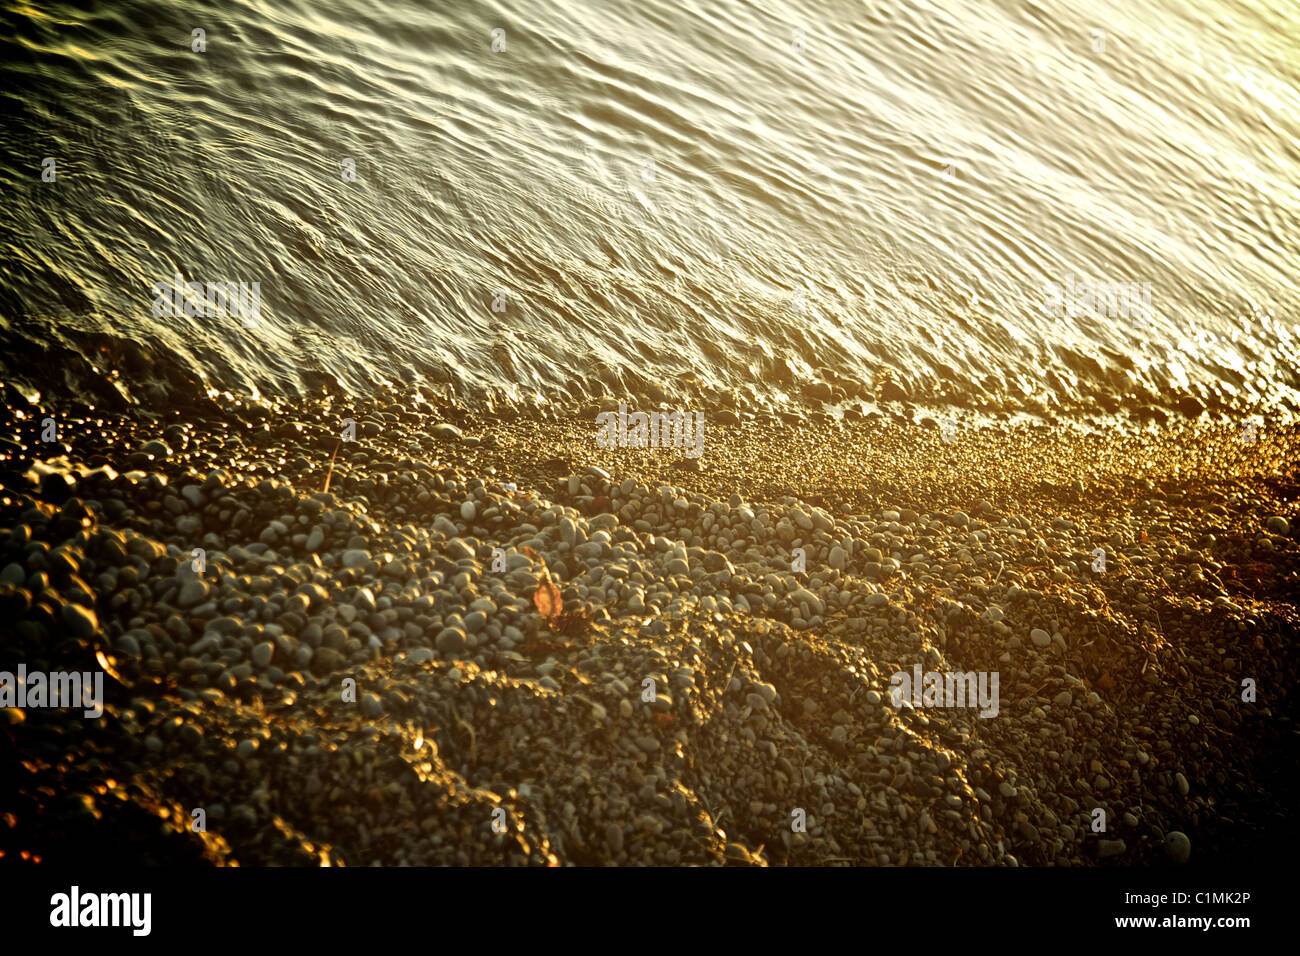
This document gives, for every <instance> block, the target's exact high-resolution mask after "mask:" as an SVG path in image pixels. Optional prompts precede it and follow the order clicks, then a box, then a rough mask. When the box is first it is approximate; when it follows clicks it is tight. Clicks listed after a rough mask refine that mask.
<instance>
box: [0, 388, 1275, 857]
mask: <svg viewBox="0 0 1300 956" xmlns="http://www.w3.org/2000/svg"><path fill="white" fill-rule="evenodd" d="M226 399H227V400H223V401H221V402H217V401H215V400H212V399H207V400H204V401H203V402H200V403H194V404H184V403H179V404H175V405H173V406H171V407H167V406H159V407H157V408H155V409H154V410H153V411H146V410H138V409H137V410H133V411H124V412H113V413H108V412H105V411H103V410H97V409H95V408H91V407H88V406H85V405H75V404H58V405H55V404H42V399H41V398H40V396H37V395H33V394H31V393H28V392H23V391H22V390H19V389H16V388H14V387H12V386H6V387H5V407H4V409H3V411H2V412H0V416H2V417H0V454H3V461H0V484H2V485H3V497H2V498H0V607H3V610H4V614H3V619H2V620H0V670H3V671H11V672H12V671H15V670H16V668H17V666H18V665H19V664H20V663H25V665H26V666H27V668H28V669H30V670H43V671H49V672H53V671H103V672H104V674H105V680H104V698H105V699H104V713H103V715H102V717H100V718H98V719H93V718H92V719H87V718H83V717H82V716H81V714H80V713H79V712H78V713H74V712H71V711H68V710H59V709H53V708H27V709H25V710H24V709H19V708H17V707H12V706H11V707H7V708H5V709H4V710H3V711H2V714H3V720H0V761H3V764H4V769H3V771H0V772H2V773H3V775H4V776H5V777H6V778H7V779H9V780H10V781H12V783H11V784H10V785H9V786H7V787H6V788H5V790H4V793H3V795H0V844H3V846H4V847H5V848H6V853H7V854H9V855H10V856H18V855H20V854H21V855H22V856H23V858H24V859H27V858H29V857H30V858H33V859H35V858H39V859H42V860H45V861H49V862H68V861H71V860H86V859H100V860H104V861H111V860H113V859H120V858H122V855H123V854H127V855H128V858H130V859H132V860H135V861H138V862H142V863H146V864H150V863H152V864H212V865H229V866H235V865H239V866H258V865H313V866H314V865H334V866H340V865H342V866H368V865H373V864H381V865H538V866H561V865H623V866H635V865H733V866H787V865H788V866H876V865H895V866H907V865H920V866H941V865H942V866H950V865H958V866H967V865H986V866H1022V865H1028V866H1052V865H1059V866H1075V867H1078V866H1115V865H1119V866H1141V867H1170V866H1180V865H1195V864H1197V863H1210V862H1217V863H1228V862H1241V861H1244V860H1250V859H1258V858H1259V857H1260V856H1261V855H1262V854H1271V853H1275V852H1276V848H1277V847H1279V846H1282V845H1286V843H1287V842H1288V841H1289V840H1292V839H1294V838H1295V836H1296V826H1295V823H1294V821H1293V819H1292V814H1291V813H1290V812H1289V809H1288V807H1289V801H1288V799H1287V793H1288V789H1287V788H1288V780H1289V777H1290V761H1291V759H1292V757H1293V753H1294V743H1293V742H1294V739H1295V732H1296V725H1295V704H1294V697H1293V690H1292V688H1293V687H1294V686H1295V682H1296V677H1297V666H1296V655H1295V637H1296V623H1297V611H1296V599H1297V590H1298V589H1297V573H1298V571H1300V562H1298V561H1297V550H1298V543H1297V538H1296V533H1295V530H1294V529H1295V525H1296V521H1297V514H1296V511H1297V508H1296V497H1297V469H1296V462H1297V460H1300V456H1297V454H1296V451H1297V444H1300V442H1298V441H1297V437H1298V436H1297V432H1296V429H1295V428H1294V426H1292V425H1287V424H1283V423H1280V422H1265V423H1264V424H1262V425H1261V426H1260V427H1259V428H1258V430H1257V432H1255V431H1252V433H1251V435H1250V438H1251V440H1244V438H1243V435H1242V428H1241V425H1240V423H1238V422H1235V421H1227V420H1222V419H1221V420H1218V421H1210V420H1209V419H1208V418H1207V417H1204V416H1201V417H1197V418H1187V417H1184V416H1181V415H1179V416H1175V417H1171V418H1165V417H1163V416H1162V419H1161V420H1158V421H1144V422H1136V421H1129V420H1124V419H1120V418H1117V417H1104V418H1100V419H1096V420H1092V421H1087V422H1084V421H1082V420H1080V421H1076V422H1069V423H1064V422H1057V421H1052V420H1029V419H1025V420H1023V421H1020V420H1017V421H1012V420H1008V419H1003V420H994V419H986V420H980V421H976V420H974V419H971V420H966V421H963V422H961V423H960V425H959V427H957V428H956V429H955V431H946V432H941V430H940V428H939V425H938V423H937V422H936V421H935V420H934V419H933V418H930V417H928V416H927V415H925V414H924V413H923V412H919V411H918V410H917V409H915V408H908V407H903V406H898V405H892V406H891V407H890V408H886V409H885V410H884V411H883V412H880V411H869V412H865V413H864V411H862V410H850V414H848V415H846V416H845V417H843V418H840V417H837V416H833V415H829V414H821V413H810V412H808V411H799V412H778V413H776V414H772V413H769V412H766V411H760V412H752V411H749V410H746V409H743V408H726V407H719V408H715V409H708V408H706V409H705V410H704V419H705V421H706V423H707V432H706V434H705V441H704V448H703V453H702V454H701V455H700V456H699V457H698V458H691V457H687V456H686V455H684V454H683V453H682V450H681V449H673V448H646V449H628V448H605V447H599V446H598V444H597V442H596V441H595V435H596V431H597V429H596V425H595V419H596V416H597V415H598V414H600V413H601V412H602V411H609V410H611V409H615V408H617V407H618V404H619V401H620V400H619V399H617V398H613V397H610V396H605V397H602V398H596V399H592V400H589V401H584V402H580V403H576V404H575V403H572V402H561V401H555V402H550V403H539V404H536V405H516V406H512V405H508V404H501V405H498V406H490V405H489V406H487V407H481V406H480V407H475V408H471V407H468V406H466V405H464V404H462V403H459V402H457V401H456V400H454V399H453V398H452V397H450V395H449V394H448V393H447V392H446V391H445V390H439V389H434V388H427V387H420V388H414V389H410V388H406V389H402V390H394V391H391V392H390V393H387V394H382V395H379V396H377V397H376V398H375V399H374V401H373V402H372V403H371V404H369V405H366V406H362V405H360V404H357V403H355V402H353V401H348V400H344V399H331V398H327V397H320V398H317V399H314V400H301V401H295V402H288V403H281V404H269V403H268V404H252V403H244V402H240V401H238V400H235V399H230V398H229V397H228V396H227V397H226ZM622 401H627V399H622ZM632 404H633V405H635V403H632ZM51 419H52V420H53V422H54V424H55V434H54V435H53V436H51V435H49V433H48V421H49V420H51ZM345 419H347V420H349V421H350V422H351V423H352V424H353V425H354V426H355V433H354V434H353V433H351V432H349V433H348V434H349V435H350V436H351V437H353V438H354V440H351V441H344V440H343V436H344V434H345V428H346V427H347V426H345V424H344V421H345ZM51 438H52V439H53V440H50V439H51ZM43 439H44V440H43ZM195 549H200V552H196V551H195ZM1098 549H1101V555H1102V557H1101V559H1099V558H1098ZM198 553H201V555H202V560H201V562H199V561H198V560H197V559H196V554H198ZM196 564H200V565H201V569H200V570H196V567H195V566H196ZM548 582H549V585H548ZM550 586H553V587H554V593H555V594H556V595H558V606H557V604H556V601H555V599H554V598H548V596H547V595H548V594H549V593H551V592H550V591H549V587H550ZM918 666H919V668H920V670H921V671H926V672H929V671H938V672H954V671H956V672H981V673H996V674H997V675H998V677H999V685H998V686H999V694H1000V698H999V705H998V708H997V712H996V714H995V715H993V716H987V717H981V716H980V714H979V713H978V711H977V710H975V709H971V708H962V707H955V708H954V707H943V706H939V707H913V706H906V705H904V706H896V701H895V700H894V699H892V698H891V694H890V686H891V685H890V681H891V676H892V675H894V674H896V673H898V672H903V673H907V674H911V673H913V670H914V668H916V667H918ZM1247 684H1249V686H1250V688H1251V690H1250V691H1249V692H1248V691H1247V690H1246V687H1247ZM1248 698H1249V699H1248ZM1098 810H1100V811H1102V818H1103V819H1104V829H1102V830H1099V829H1098V828H1097V821H1098V819H1099V818H1098V814H1097V811H1098ZM196 821H198V823H196ZM200 824H201V825H200Z"/></svg>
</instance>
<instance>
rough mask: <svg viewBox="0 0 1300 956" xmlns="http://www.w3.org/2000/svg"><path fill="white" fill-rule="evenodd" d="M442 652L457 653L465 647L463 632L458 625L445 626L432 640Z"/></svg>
mask: <svg viewBox="0 0 1300 956" xmlns="http://www.w3.org/2000/svg"><path fill="white" fill-rule="evenodd" d="M434 643H435V644H436V645H437V647H438V650H439V651H441V652H442V653H444V654H457V653H460V652H461V651H463V650H464V649H465V632H464V631H462V630H461V629H460V628H458V627H446V628H443V629H442V631H441V632H439V634H438V637H437V639H436V640H435V642H434Z"/></svg>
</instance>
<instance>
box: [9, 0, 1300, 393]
mask: <svg viewBox="0 0 1300 956" xmlns="http://www.w3.org/2000/svg"><path fill="white" fill-rule="evenodd" d="M2 20H3V37H2V41H0V42H2V43H3V52H4V55H3V61H4V73H5V83H4V90H3V93H2V94H0V95H3V97H4V101H3V109H0V114H3V120H2V121H0V123H2V124H3V126H2V131H3V136H2V137H0V140H2V141H0V152H2V153H3V160H4V161H3V163H0V177H3V190H4V194H5V201H4V202H3V204H0V243H3V247H4V258H3V267H2V268H3V274H2V275H3V278H2V280H0V306H3V310H2V312H0V332H2V335H3V343H2V344H3V345H4V346H5V352H6V353H7V355H8V356H9V357H8V359H7V362H8V364H9V365H10V366H11V367H10V369H9V372H8V374H9V375H10V376H15V375H16V376H19V377H27V378H28V379H30V380H31V381H33V382H36V383H41V382H44V383H46V384H47V385H48V384H49V383H51V382H53V381H55V380H57V379H60V378H62V379H63V380H65V381H66V383H67V384H69V385H72V386H74V387H82V383H83V382H84V379H85V378H86V375H87V373H88V371H89V370H90V369H91V368H92V367H94V368H98V369H101V370H103V372H105V373H106V374H107V376H108V377H109V378H111V379H113V380H114V383H115V385H116V387H117V388H118V389H119V390H120V391H121V392H122V393H123V394H124V395H126V396H127V397H130V398H135V399H140V398H142V397H143V396H144V395H145V394H147V390H146V389H145V388H144V385H145V384H146V383H148V382H152V381H158V380H170V381H173V382H176V381H181V380H184V379H185V378H187V377H199V378H203V379H206V383H207V385H208V387H210V388H212V389H216V390H219V391H227V390H228V391H231V392H255V393H262V394H268V393H276V392H295V391H304V390H310V389H314V388H316V387H319V386H320V385H321V384H322V383H324V382H327V381H330V380H338V381H339V382H341V383H342V384H343V385H344V386H345V387H347V388H350V389H354V390H364V389H367V388H369V387H370V386H371V385H373V384H374V383H375V382H376V381H381V380H420V379H428V380H433V381H452V382H455V383H456V384H457V385H458V386H459V387H461V388H463V389H466V390H470V391H477V390H479V389H492V390H505V391H507V392H511V393H513V394H515V395H517V396H524V395H528V394H531V393H534V392H537V391H539V390H541V391H544V390H546V389H548V388H550V387H564V388H569V389H575V388H581V387H583V386H582V384H581V383H586V384H585V389H586V391H588V392H602V391H608V392H611V393H613V394H622V393H628V392H631V393H637V392H643V391H644V390H646V389H649V390H650V392H651V393H652V394H653V393H655V392H656V390H657V387H663V388H665V389H667V390H668V391H669V392H670V393H678V394H682V393H688V392H690V391H692V386H699V387H702V388H707V389H713V388H716V389H722V390H728V391H735V392H738V393H740V394H742V395H750V394H751V393H752V392H754V391H758V392H763V393H766V394H768V395H773V396H775V397H777V398H781V397H782V396H783V395H785V396H789V397H790V398H794V399H810V398H814V397H832V396H833V397H836V398H841V397H843V396H845V395H858V394H861V393H862V392H863V389H864V388H865V389H866V390H867V391H868V392H870V393H876V392H878V390H879V389H880V388H881V386H882V384H883V380H884V379H887V378H888V379H893V380H894V382H895V383H897V385H898V386H899V388H901V390H902V392H904V393H907V394H909V395H911V396H913V397H916V398H918V399H923V400H927V401H943V400H953V401H959V402H961V403H965V404H976V405H989V406H1003V407H1042V406H1043V405H1047V406H1053V405H1074V406H1083V407H1086V406H1090V405H1100V406H1102V407H1107V406H1111V407H1113V406H1114V405H1115V404H1116V403H1123V404H1135V403H1156V404H1166V405H1174V404H1176V403H1177V402H1178V401H1179V399H1180V398H1182V397H1183V396H1185V395H1188V394H1193V395H1197V396H1199V397H1200V398H1201V399H1202V400H1203V401H1204V402H1205V403H1206V404H1207V405H1210V406H1212V407H1213V406H1216V405H1219V404H1224V405H1227V406H1230V407H1238V408H1240V407H1246V406H1253V407H1257V406H1260V405H1265V404H1272V405H1275V406H1278V405H1280V406H1287V407H1290V408H1296V407H1298V406H1300V376H1298V375H1297V372H1296V359H1297V352H1298V351H1300V347H1298V345H1297V336H1296V316H1297V309H1296V306H1297V299H1298V295H1297V281H1296V280H1297V273H1298V269H1297V266H1300V255H1298V250H1300V243H1298V238H1297V237H1298V236H1300V222H1298V210H1300V192H1298V189H1300V176H1297V170H1298V169H1300V161H1298V160H1300V157H1298V156H1297V143H1300V136H1298V135H1297V132H1298V129H1297V128H1298V127H1300V92H1298V89H1300V86H1298V84H1297V73H1298V68H1297V65H1298V64H1300V55H1298V54H1300V13H1298V12H1297V8H1296V7H1295V6H1294V5H1291V4H1288V3H1281V2H1279V3H1276V4H1271V5H1260V4H1254V3H1230V4H1229V3H1218V2H1210V0H1152V2H1144V3H1140V4H1133V3H1128V2H1121V3H1114V4H1109V3H1076V2H1055V0H1054V2H1047V3H1035V2H1018V0H1007V2H982V3H977V2H967V0H950V2H945V3H943V4H937V3H928V2H920V3H899V2H879V3H870V2H869V3H848V2H839V0H830V2H827V0H821V2H812V0H797V2H781V0H762V2H756V3H748V2H746V3H740V2H736V3H694V2H681V0H635V2H633V0H600V2H591V3H581V4H562V3H543V2H519V3H510V4H508V5H494V4H477V3H475V4H471V3H459V2H453V3H446V4H444V3H437V4H434V3H407V2H393V3H384V4H372V3H361V2H357V0H348V2H328V0H321V2H311V3H292V2H281V0H276V2H266V3H262V2H242V0H222V2H221V3H212V4H204V3H187V4H183V5H179V4H178V5H175V6H171V5H161V4H156V3H155V4H151V3H140V2H135V0H115V2H113V3H105V4H101V5H98V6H96V7H95V8H93V9H90V10H84V9H76V8H74V7H72V6H66V5H62V4H27V3H7V4H6V6H5V7H4V12H3V17H2ZM195 28H202V29H203V30H204V31H205V32H206V44H207V48H206V51H205V52H202V53H196V52H193V51H192V49H191V42H192V40H191V35H192V31H193V30H194V29H195ZM494 30H502V31H504V34H503V35H502V34H498V37H499V38H501V39H503V40H504V49H502V50H500V51H499V52H494V50H493V31H494ZM1098 31H1100V32H1098ZM497 45H498V46H500V45H501V42H500V40H499V41H498V44H497ZM46 157H51V158H53V159H54V160H55V167H54V168H55V172H56V179H55V180H54V181H52V182H46V181H43V179H42V168H43V167H42V160H44V159H45V158H46ZM344 160H352V161H353V163H354V165H355V170H356V177H355V181H353V182H349V181H345V174H344ZM178 273H179V274H181V275H182V276H183V277H184V278H185V280H187V281H199V282H216V281H246V282H253V281H256V282H258V283H259V286H260V290H261V308H260V315H259V321H258V322H257V324H256V325H254V326H253V327H251V328H245V327H244V324H243V323H242V322H241V321H239V319H237V318H232V317H229V316H193V317H179V318H177V317H161V318H158V317H155V316H154V315H153V314H152V311H151V305H152V303H153V299H154V295H153V293H152V292H151V287H152V286H153V285H154V284H155V283H158V282H168V281H171V277H172V276H174V275H176V274H178ZM1069 276H1073V277H1075V278H1076V280H1077V279H1080V278H1083V277H1089V278H1091V279H1094V280H1096V281H1103V282H1122V283H1139V284H1141V283H1149V288H1150V295H1151V302H1152V306H1153V310H1152V311H1153V314H1152V315H1151V317H1150V322H1149V324H1146V325H1144V324H1143V323H1142V322H1141V321H1139V320H1137V319H1135V318H1134V317H1133V316H1097V315H1095V314H1089V313H1087V312H1086V311H1084V312H1080V313H1079V314H1075V315H1070V314H1064V315H1057V316H1052V315H1048V314H1045V312H1044V286H1045V284H1046V283H1049V282H1058V283H1064V282H1065V281H1066V280H1067V277H1069ZM498 290H504V293H505V294H504V298H500V296H499V292H498ZM494 301H495V302H496V305H497V306H498V308H503V311H495V310H494V308H493V305H494ZM33 355H43V356H45V358H44V359H43V360H40V361H43V362H44V363H45V364H43V365H40V366H38V367H33V366H32V364H31V356H33ZM20 359H21V360H20ZM80 359H85V360H86V362H88V363H89V365H86V364H83V363H82V362H81V361H80ZM828 385H829V387H827V386H828Z"/></svg>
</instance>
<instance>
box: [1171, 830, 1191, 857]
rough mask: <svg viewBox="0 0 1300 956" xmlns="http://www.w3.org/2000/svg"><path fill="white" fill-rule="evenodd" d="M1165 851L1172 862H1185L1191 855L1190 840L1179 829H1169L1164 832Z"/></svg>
mask: <svg viewBox="0 0 1300 956" xmlns="http://www.w3.org/2000/svg"><path fill="white" fill-rule="evenodd" d="M1165 852H1166V853H1167V854H1168V855H1169V859H1170V860H1172V861H1173V862H1174V863H1177V864H1182V863H1186V862H1187V861H1188V860H1189V859H1190V858H1191V856H1192V841H1191V840H1189V839H1188V838H1187V834H1186V833H1183V832H1182V831H1180V830H1170V831H1169V832H1168V833H1166V834H1165Z"/></svg>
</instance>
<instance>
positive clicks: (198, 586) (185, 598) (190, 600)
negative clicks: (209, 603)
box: [176, 578, 209, 608]
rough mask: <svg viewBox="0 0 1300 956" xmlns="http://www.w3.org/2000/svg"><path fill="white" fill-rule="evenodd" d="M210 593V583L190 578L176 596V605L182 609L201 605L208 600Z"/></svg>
mask: <svg viewBox="0 0 1300 956" xmlns="http://www.w3.org/2000/svg"><path fill="white" fill-rule="evenodd" d="M208 591H209V588H208V582H206V581H203V580H201V579H199V578H190V579H189V580H188V581H186V582H185V583H184V584H182V585H181V589H180V591H179V592H178V593H177V595H176V605H177V607H181V608H191V607H194V605H196V604H201V603H202V602H203V601H204V600H206V599H207V596H208Z"/></svg>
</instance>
